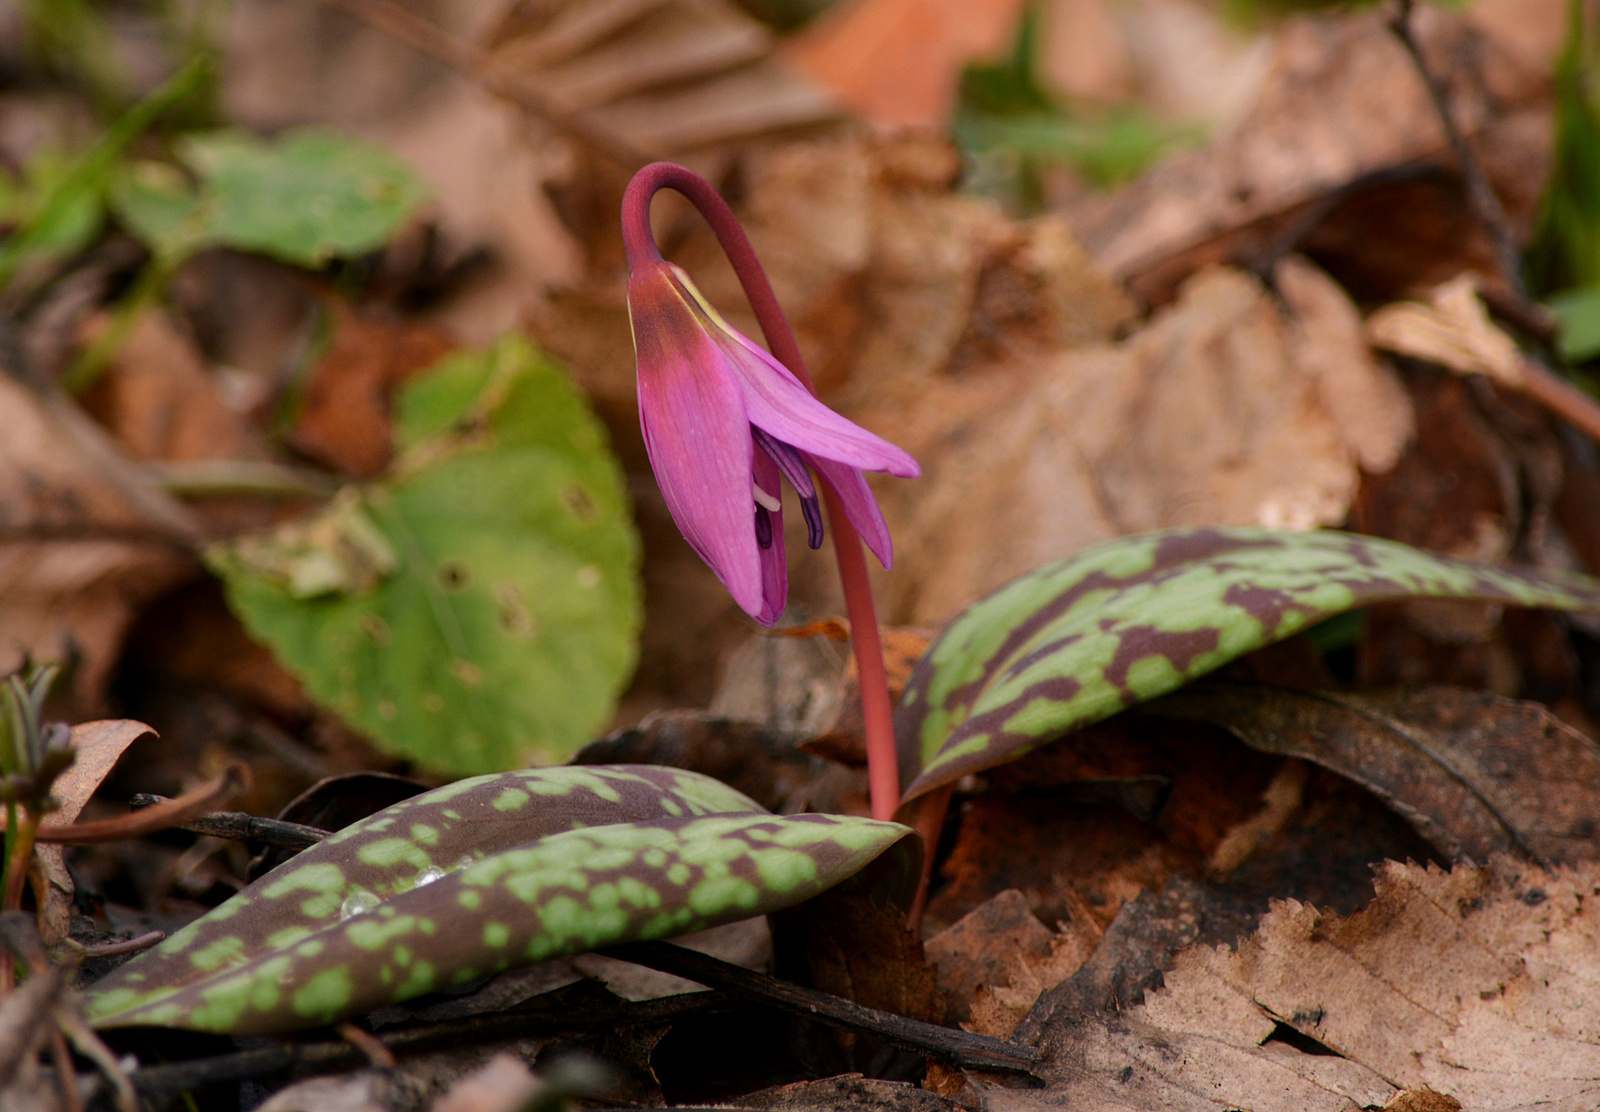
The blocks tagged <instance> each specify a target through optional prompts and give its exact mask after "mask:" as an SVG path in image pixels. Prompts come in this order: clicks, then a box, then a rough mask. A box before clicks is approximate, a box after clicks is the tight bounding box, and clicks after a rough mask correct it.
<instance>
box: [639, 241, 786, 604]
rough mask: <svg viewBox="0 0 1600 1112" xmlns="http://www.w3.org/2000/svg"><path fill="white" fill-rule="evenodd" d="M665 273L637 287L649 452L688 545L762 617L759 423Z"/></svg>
mask: <svg viewBox="0 0 1600 1112" xmlns="http://www.w3.org/2000/svg"><path fill="white" fill-rule="evenodd" d="M658 274H659V272H654V273H653V268H645V267H641V268H640V269H639V270H637V271H635V273H634V275H633V276H631V277H630V279H629V282H628V309H629V315H630V317H631V319H632V322H633V335H634V346H635V350H636V351H637V353H638V360H639V422H640V425H641V427H642V428H643V430H644V443H645V450H646V451H647V452H648V453H649V455H650V466H651V467H652V468H653V469H654V471H655V473H656V481H657V483H658V484H659V485H660V487H661V494H662V497H664V498H665V499H666V502H667V509H668V510H669V511H671V513H672V519H673V520H674V521H675V522H677V524H678V528H679V530H681V531H682V533H683V536H684V539H685V540H687V541H688V542H689V544H690V546H691V547H692V548H693V549H694V550H695V551H696V552H697V553H699V555H700V558H701V559H703V560H704V561H705V562H706V563H707V564H709V565H710V566H711V570H712V571H713V572H715V573H716V575H717V578H718V579H720V580H722V583H723V585H724V586H726V587H727V589H728V593H729V594H731V595H732V596H733V600H734V601H735V602H736V603H738V604H739V606H740V607H741V608H742V609H743V610H744V611H745V612H746V613H747V614H750V615H752V616H755V617H757V618H759V617H760V615H761V614H762V613H764V612H765V611H766V610H767V609H768V608H769V604H770V601H771V600H770V597H769V594H770V593H769V591H768V589H767V587H766V581H767V579H768V578H769V573H768V572H767V571H766V570H765V568H764V561H763V559H762V550H761V548H760V547H759V546H758V545H757V544H756V539H755V525H754V516H753V515H754V512H755V509H754V502H753V500H752V498H751V456H752V453H753V451H754V445H753V443H752V442H751V439H750V421H749V417H748V416H747V415H746V414H745V410H744V403H743V399H742V395H741V391H740V390H739V387H738V384H737V382H736V380H735V378H734V375H733V373H732V371H731V369H730V368H729V366H728V362H727V358H726V356H725V355H724V354H723V353H722V351H721V349H720V348H718V346H717V345H716V344H715V343H713V342H712V341H711V339H710V337H709V336H707V335H706V333H705V331H704V330H703V329H702V328H700V327H699V326H698V323H697V322H696V321H695V319H694V316H693V314H691V313H690V312H689V311H688V308H687V306H685V305H684V304H683V302H682V300H681V298H680V297H679V296H678V295H677V293H676V291H673V290H671V289H670V286H669V287H667V289H665V290H663V288H662V285H661V284H660V283H659V282H657V281H652V280H651V279H652V278H654V277H656V276H657V275H658ZM774 547H776V545H774ZM770 551H771V550H770V549H769V550H767V552H770Z"/></svg>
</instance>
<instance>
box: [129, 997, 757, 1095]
mask: <svg viewBox="0 0 1600 1112" xmlns="http://www.w3.org/2000/svg"><path fill="white" fill-rule="evenodd" d="M727 1005H728V1001H727V999H726V998H725V997H723V996H722V995H721V994H720V993H714V992H695V993H685V994H683V995H679V996H667V997H663V998H661V999H659V1000H645V1001H640V1002H638V1003H633V1002H630V1001H626V1000H621V999H619V998H617V997H615V996H612V995H611V994H610V993H608V992H605V991H604V990H603V989H600V988H598V986H596V985H595V984H594V982H591V981H579V982H578V983H577V984H574V985H570V986H567V987H566V988H563V989H557V990H555V991H554V992H548V993H545V994H544V995H543V996H539V997H536V998H535V999H534V1000H531V1001H529V1002H528V1003H527V1004H526V1005H523V1006H521V1007H517V1008H514V1009H511V1010H508V1011H504V1012H493V1013H491V1014H488V1015H477V1016H469V1017H467V1018H464V1019H457V1020H450V1021H449V1022H446V1023H434V1024H428V1025H426V1026H419V1027H407V1028H403V1029H400V1030H396V1031H390V1032H384V1033H379V1034H376V1035H374V1036H373V1038H374V1039H375V1040H376V1042H377V1043H379V1044H381V1045H382V1046H383V1047H385V1048H386V1049H387V1050H388V1051H389V1052H390V1053H392V1054H394V1055H395V1056H396V1057H402V1056H404V1055H406V1054H409V1053H414V1052H418V1051H422V1050H429V1049H433V1048H435V1047H440V1046H446V1045H450V1044H461V1043H471V1044H483V1043H487V1042H489V1041H491V1040H493V1039H496V1038H507V1037H531V1036H536V1035H555V1034H564V1033H567V1032H572V1031H593V1030H611V1029H615V1028H622V1027H640V1026H645V1027H648V1026H652V1025H655V1024H662V1023H672V1022H674V1021H676V1020H680V1019H683V1018H685V1017H687V1016H691V1015H699V1014H701V1013H703V1012H709V1011H715V1010H718V1009H720V1008H725V1007H727ZM367 1061H368V1059H367V1055H366V1054H364V1053H363V1052H362V1051H361V1050H359V1049H357V1048H356V1047H355V1046H353V1045H352V1044H351V1043H350V1042H348V1041H346V1040H344V1039H330V1040H326V1041H318V1042H305V1043H288V1042H286V1043H282V1044H280V1045H278V1046H265V1047H258V1048H255V1049H252V1050H241V1051H237V1052H235V1053H231V1054H221V1055H217V1056H215V1057H211V1058H196V1059H194V1060H192V1061H188V1062H173V1063H170V1064H166V1065H159V1066H146V1067H144V1068H143V1069H140V1070H136V1071H134V1073H133V1075H132V1076H133V1084H134V1087H135V1088H137V1089H138V1090H139V1091H140V1092H141V1093H147V1094H148V1093H171V1092H180V1091H182V1090H184V1089H193V1088H198V1087H200V1086H203V1085H212V1084H218V1083H221V1082H229V1081H243V1080H246V1079H249V1078H258V1077H268V1076H271V1075H273V1074H277V1073H282V1072H283V1071H285V1070H289V1069H294V1070H297V1071H302V1072H312V1073H327V1072H332V1071H336V1070H344V1069H355V1068H359V1067H361V1066H363V1065H365V1064H367Z"/></svg>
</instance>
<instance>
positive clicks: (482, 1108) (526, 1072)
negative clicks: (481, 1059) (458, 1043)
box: [430, 1054, 539, 1112]
mask: <svg viewBox="0 0 1600 1112" xmlns="http://www.w3.org/2000/svg"><path fill="white" fill-rule="evenodd" d="M538 1092H539V1079H538V1078H537V1077H535V1076H534V1074H533V1071H532V1070H530V1069H529V1068H528V1067H527V1066H526V1065H525V1064H524V1063H523V1062H522V1061H521V1060H520V1059H517V1058H513V1057H512V1056H511V1055H509V1054H496V1055H495V1056H494V1057H493V1058H490V1059H489V1060H488V1061H487V1062H485V1063H484V1064H483V1067H482V1068H481V1069H479V1070H477V1071H476V1072H474V1073H469V1074H468V1075H467V1076H466V1077H463V1078H462V1079H461V1080H460V1081H457V1082H456V1083H455V1084H454V1085H452V1086H450V1088H449V1089H448V1090H447V1091H446V1092H445V1094H444V1095H443V1096H442V1097H440V1098H439V1099H438V1100H436V1101H434V1102H433V1105H432V1106H431V1109H430V1112H517V1110H518V1109H521V1108H525V1107H527V1105H528V1103H529V1101H531V1100H532V1099H533V1098H534V1097H535V1096H536V1095H537V1094H538Z"/></svg>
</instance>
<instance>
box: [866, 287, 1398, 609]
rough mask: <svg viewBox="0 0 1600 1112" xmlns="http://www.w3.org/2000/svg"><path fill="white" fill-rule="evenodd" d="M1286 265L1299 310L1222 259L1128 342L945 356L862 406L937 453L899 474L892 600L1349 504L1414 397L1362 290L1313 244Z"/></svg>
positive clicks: (927, 603) (890, 494)
mask: <svg viewBox="0 0 1600 1112" xmlns="http://www.w3.org/2000/svg"><path fill="white" fill-rule="evenodd" d="M1280 271H1281V274H1282V278H1283V283H1282V284H1283V288H1284V290H1285V292H1286V294H1287V295H1288V301H1289V306H1288V311H1287V312H1285V310H1284V309H1282V308H1280V307H1279V305H1278V304H1277V303H1276V302H1275V301H1274V300H1273V299H1272V298H1271V297H1270V296H1269V295H1268V294H1267V293H1266V292H1265V291H1264V290H1263V289H1262V288H1261V287H1260V285H1258V284H1257V283H1256V282H1255V281H1254V280H1253V279H1251V278H1249V277H1247V276H1246V275H1243V274H1241V273H1239V272H1236V271H1231V270H1212V271H1207V272H1204V273H1202V274H1200V275H1197V276H1196V277H1195V278H1193V279H1191V280H1190V281H1189V282H1188V283H1186V284H1185V286H1184V287H1183V291H1182V293H1181V294H1180V296H1179V299H1178V301H1177V302H1176V304H1174V305H1173V306H1171V307H1169V308H1168V309H1165V310H1163V311H1161V312H1159V313H1157V314H1156V315H1155V316H1154V317H1153V318H1152V319H1151V320H1150V322H1149V323H1148V324H1147V325H1145V326H1144V327H1143V328H1141V329H1140V330H1138V331H1137V332H1135V333H1133V334H1132V335H1131V336H1129V337H1128V338H1127V339H1126V340H1124V341H1123V342H1121V343H1119V344H1114V345H1112V344H1102V345H1092V346H1082V347H1077V348H1071V349H1067V350H1064V351H1062V350H1057V351H1055V352H1053V353H1051V354H1049V355H1041V356H1039V357H1036V358H1035V359H1034V360H1033V361H1032V362H1030V363H1028V364H1026V365H1024V366H1013V367H1010V368H1008V369H1007V370H1008V373H1007V374H1006V375H1005V376H1004V377H1001V376H1000V375H997V374H996V373H994V372H989V373H987V374H984V375H981V376H975V375H970V374H969V375H967V376H962V377H956V376H951V375H948V374H944V375H940V374H933V375H930V376H928V377H926V378H923V379H922V380H921V382H920V383H919V387H920V388H919V389H918V390H917V391H916V392H914V393H913V392H911V391H906V392H905V393H901V394H897V393H891V390H892V387H887V386H886V387H885V388H884V389H883V390H882V391H881V393H880V394H879V395H878V397H875V398H873V399H872V400H871V401H868V402H865V403H864V404H863V405H862V407H861V408H860V409H858V410H856V411H854V414H853V415H854V416H856V417H858V418H862V419H864V421H865V423H867V424H868V425H869V426H873V425H876V426H877V427H881V428H889V427H891V425H892V426H893V427H894V428H895V429H896V440H897V442H898V443H900V444H901V445H902V446H904V447H905V448H906V449H907V450H908V451H910V452H911V453H912V454H913V455H915V456H917V457H918V459H920V460H922V461H923V464H924V470H923V478H922V480H921V481H919V482H918V483H915V484H906V483H901V484H884V485H883V487H882V488H881V489H882V498H883V501H884V505H885V514H886V517H887V518H888V520H889V523H890V526H891V529H892V531H893V532H894V535H895V538H896V542H897V557H898V562H897V565H896V573H895V575H894V576H892V577H888V578H887V579H886V581H885V583H886V588H887V589H886V591H885V594H886V596H887V604H886V606H885V609H886V610H888V611H889V612H890V613H891V614H892V615H894V616H895V617H896V618H898V619H899V620H902V621H904V620H908V619H909V620H911V621H918V622H935V621H938V620H940V619H942V618H944V617H947V616H948V615H949V614H950V613H952V612H954V611H955V610H957V609H958V608H959V607H960V606H962V605H964V604H966V603H968V602H970V601H972V600H973V599H974V598H976V597H978V596H980V595H982V594H983V593H985V592H986V591H988V590H991V589H993V588H994V587H996V586H998V585H999V584H1000V583H1002V582H1004V581H1006V580H1007V579H1009V578H1011V577H1012V576H1014V575H1017V574H1020V573H1022V572H1023V571H1026V570H1029V569H1031V568H1033V567H1036V566H1038V565H1039V564H1040V563H1043V562H1045V561H1047V560H1050V559H1054V558H1057V557H1059V556H1060V555H1062V554H1063V553H1066V552H1071V551H1075V550H1078V549H1081V548H1083V547H1086V546H1087V545H1090V544H1093V543H1097V542H1100V541H1104V540H1108V539H1110V538H1112V537H1115V536H1118V535H1122V534H1126V533H1135V532H1142V531H1145V530H1150V529H1157V528H1165V527H1169V526H1177V525H1186V524H1196V525H1197V524H1219V523H1224V524H1240V525H1244V524H1250V525H1264V526H1268V527H1275V528H1313V527H1316V526H1318V525H1328V524H1336V523H1339V522H1342V521H1343V520H1344V518H1345V516H1346V514H1347V513H1348V511H1349V507H1350V504H1351V502H1352V500H1353V498H1354V497H1355V494H1356V489H1357V482H1358V477H1359V471H1360V468H1361V466H1362V465H1370V466H1373V467H1379V466H1383V465H1392V464H1393V462H1394V461H1395V460H1396V459H1397V458H1399V456H1400V452H1401V448H1402V446H1403V445H1404V444H1405V442H1406V440H1407V438H1408V436H1409V435H1410V433H1411V429H1412V424H1413V421H1412V415H1411V407H1410V405H1409V402H1408V400H1407V398H1406V397H1405V394H1404V391H1403V390H1402V389H1401V388H1400V386H1399V384H1398V382H1397V380H1396V379H1395V378H1394V375H1393V372H1392V371H1390V370H1388V369H1387V368H1385V367H1383V366H1382V365H1380V364H1379V363H1377V362H1376V361H1374V360H1373V358H1372V357H1371V354H1370V352H1368V350H1367V349H1366V344H1365V340H1364V339H1363V337H1362V335H1361V333H1360V330H1359V327H1358V325H1357V319H1356V316H1355V310H1354V307H1353V306H1352V305H1351V304H1350V303H1349V299H1348V298H1347V297H1346V295H1345V294H1344V293H1343V292H1342V291H1340V290H1339V289H1338V287H1337V286H1335V285H1334V284H1333V283H1332V282H1331V281H1330V280H1329V279H1328V278H1327V276H1326V275H1324V274H1322V273H1321V272H1320V271H1317V270H1315V269H1314V268H1312V267H1311V266H1309V264H1305V263H1303V262H1299V261H1293V262H1286V263H1285V264H1284V265H1283V266H1282V267H1281V268H1280ZM891 413H892V414H893V417H892V418H891V416H890V415H891Z"/></svg>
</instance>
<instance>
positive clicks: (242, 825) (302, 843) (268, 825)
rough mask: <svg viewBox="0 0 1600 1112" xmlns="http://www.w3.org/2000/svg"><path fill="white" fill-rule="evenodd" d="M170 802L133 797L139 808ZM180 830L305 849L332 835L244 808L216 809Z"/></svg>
mask: <svg viewBox="0 0 1600 1112" xmlns="http://www.w3.org/2000/svg"><path fill="white" fill-rule="evenodd" d="M165 802H167V799H166V797H165V796H161V795H145V794H140V795H136V796H134V797H133V803H132V806H133V807H134V809H135V810H139V809H142V808H145V807H154V806H156V805H158V804H161V803H165ZM177 829H179V830H187V831H189V832H190V833H191V834H209V835H210V836H211V837H213V838H227V839H229V840H230V841H235V842H259V843H260V844H261V845H264V846H273V847H275V848H278V849H293V850H302V849H307V848H309V847H311V846H314V845H316V844H317V843H318V842H320V841H322V839H324V838H326V837H327V836H328V832H327V831H326V830H319V829H317V828H316V827H315V826H303V825H301V824H300V823H298V822H282V821H280V820H278V819H264V818H258V817H257V816H255V815H247V814H245V813H244V812H243V811H212V812H211V813H209V814H205V815H197V816H195V817H194V818H192V819H190V820H189V821H187V822H183V823H179V824H178V826H177Z"/></svg>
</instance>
